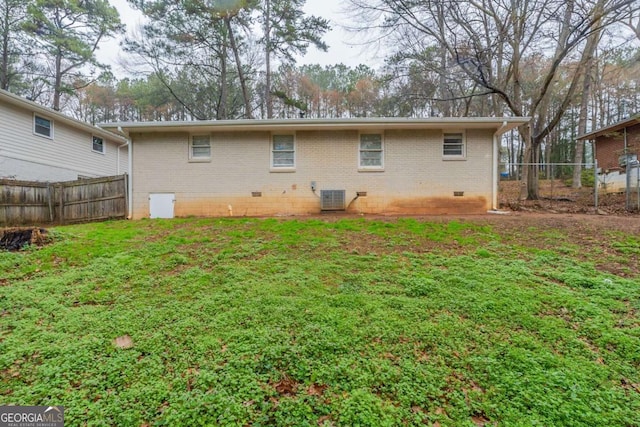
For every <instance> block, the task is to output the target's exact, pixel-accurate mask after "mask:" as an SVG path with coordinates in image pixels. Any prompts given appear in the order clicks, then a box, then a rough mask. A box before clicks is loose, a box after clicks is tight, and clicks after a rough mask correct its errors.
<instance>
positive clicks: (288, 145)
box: [271, 135, 296, 169]
mask: <svg viewBox="0 0 640 427" xmlns="http://www.w3.org/2000/svg"><path fill="white" fill-rule="evenodd" d="M271 167H273V168H289V169H292V168H295V167H296V146H295V140H294V138H293V135H273V137H272V141H271Z"/></svg>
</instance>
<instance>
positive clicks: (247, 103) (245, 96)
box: [224, 16, 253, 119]
mask: <svg viewBox="0 0 640 427" xmlns="http://www.w3.org/2000/svg"><path fill="white" fill-rule="evenodd" d="M224 23H225V24H226V26H227V31H228V32H229V43H230V44H231V50H232V51H233V56H234V58H235V60H236V67H237V68H238V79H239V80H240V88H241V89H242V98H243V99H244V109H245V112H244V116H245V117H246V118H247V119H252V118H253V116H252V114H251V110H252V108H251V100H250V99H249V91H248V90H247V81H246V79H245V76H244V71H243V70H242V60H241V59H240V52H239V51H238V46H237V44H236V38H235V36H234V35H233V28H232V27H231V17H229V16H226V17H225V18H224Z"/></svg>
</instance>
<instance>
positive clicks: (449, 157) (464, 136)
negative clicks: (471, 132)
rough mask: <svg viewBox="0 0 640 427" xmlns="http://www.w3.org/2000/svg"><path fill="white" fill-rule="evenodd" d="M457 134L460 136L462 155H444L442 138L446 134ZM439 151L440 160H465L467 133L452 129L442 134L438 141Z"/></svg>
mask: <svg viewBox="0 0 640 427" xmlns="http://www.w3.org/2000/svg"><path fill="white" fill-rule="evenodd" d="M452 133H459V134H461V135H462V154H449V155H445V154H444V136H445V135H447V134H452ZM440 142H441V144H440V150H441V152H442V160H467V133H466V132H465V131H464V130H459V129H453V130H447V131H443V132H442V136H441V139H440Z"/></svg>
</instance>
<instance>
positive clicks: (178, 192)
mask: <svg viewBox="0 0 640 427" xmlns="http://www.w3.org/2000/svg"><path fill="white" fill-rule="evenodd" d="M528 121H529V119H528V118H428V119H405V118H366V119H289V120H234V121H196V122H146V123H136V122H122V123H109V124H102V125H101V126H102V127H104V128H105V129H109V130H112V131H118V130H119V131H120V132H122V133H123V134H124V135H126V137H127V138H129V139H130V145H131V171H130V177H131V180H132V182H131V184H130V188H131V189H132V194H131V197H132V200H131V202H130V204H129V206H130V207H131V210H132V211H131V217H132V218H145V217H173V216H182V217H183V216H190V215H194V216H228V215H234V216H236V215H237V216H245V215H246V216H262V215H268V216H273V215H305V214H314V213H319V212H322V211H331V210H336V211H347V212H352V213H366V214H438V213H483V212H486V211H487V210H490V209H496V208H497V188H498V186H497V181H498V161H499V158H498V157H499V146H500V136H501V135H502V134H503V133H504V132H507V131H509V130H510V129H513V128H515V127H517V126H520V125H523V124H525V123H527V122H528Z"/></svg>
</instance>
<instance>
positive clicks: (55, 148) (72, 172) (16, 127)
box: [0, 100, 128, 182]
mask: <svg viewBox="0 0 640 427" xmlns="http://www.w3.org/2000/svg"><path fill="white" fill-rule="evenodd" d="M35 116H38V117H40V118H45V116H44V115H41V114H39V113H34V111H32V110H29V109H26V108H20V107H16V106H15V105H10V104H7V103H4V102H2V101H1V100H0V129H2V132H1V133H0V162H2V161H4V163H3V165H5V166H6V168H4V167H3V168H2V171H0V176H12V177H14V178H15V179H22V180H27V181H29V180H38V181H52V182H53V181H68V180H74V179H76V178H77V177H78V175H83V176H89V177H98V176H111V175H116V174H118V173H124V172H126V171H127V169H128V166H127V164H128V155H127V149H128V148H127V147H122V148H120V149H119V150H118V149H117V146H118V145H122V144H123V142H120V141H118V142H116V141H113V140H110V139H106V138H105V139H104V140H103V144H104V149H105V154H104V155H101V156H98V155H96V153H94V152H93V151H92V149H91V145H92V137H93V133H92V132H91V131H86V130H83V129H78V128H75V127H73V126H71V125H69V124H67V123H64V122H62V121H59V120H55V121H54V120H50V119H47V120H48V122H42V124H43V125H44V124H45V123H49V124H50V129H51V136H52V137H54V136H55V144H53V143H43V142H50V141H49V140H46V139H44V138H47V137H46V136H44V135H40V134H36V132H35ZM43 130H44V129H43ZM118 153H119V154H120V161H119V170H118V161H117V157H118ZM29 165H30V166H29Z"/></svg>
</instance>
